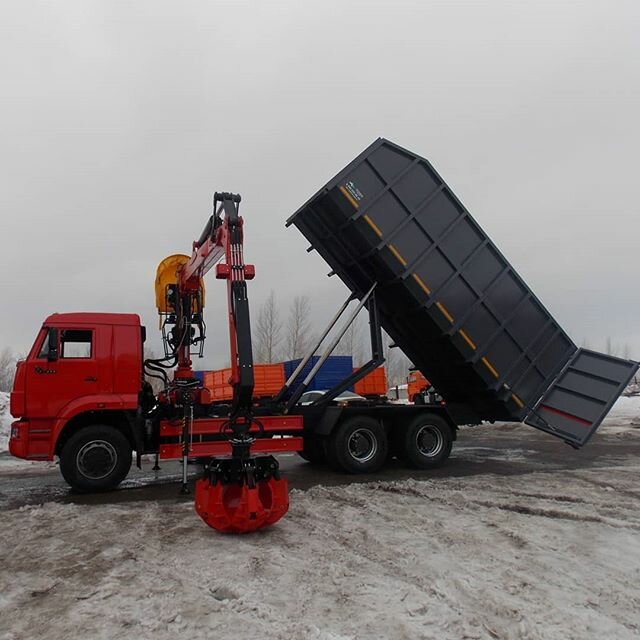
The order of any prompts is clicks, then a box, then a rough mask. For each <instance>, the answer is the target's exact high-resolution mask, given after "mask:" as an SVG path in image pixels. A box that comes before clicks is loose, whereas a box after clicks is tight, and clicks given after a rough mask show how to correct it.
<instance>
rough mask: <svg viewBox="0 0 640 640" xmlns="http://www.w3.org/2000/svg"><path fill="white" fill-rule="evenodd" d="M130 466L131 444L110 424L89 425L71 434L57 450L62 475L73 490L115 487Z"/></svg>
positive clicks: (87, 490) (85, 490)
mask: <svg viewBox="0 0 640 640" xmlns="http://www.w3.org/2000/svg"><path fill="white" fill-rule="evenodd" d="M130 468H131V444H130V443H129V440H127V438H126V436H125V435H124V434H123V433H122V432H121V431H118V429H116V428H115V427H112V426H110V425H90V426H88V427H83V428H82V429H80V430H79V431H77V432H76V433H74V434H73V435H72V436H71V437H70V438H69V440H67V442H66V443H65V445H64V447H62V451H61V452H60V472H61V473H62V477H63V478H64V479H65V480H66V481H67V482H68V484H69V485H70V486H71V487H72V488H73V489H75V490H76V491H81V492H83V493H90V492H92V491H107V490H109V489H113V488H115V487H117V486H118V485H119V484H120V483H121V482H122V481H123V480H124V479H125V478H126V477H127V474H128V473H129V469H130Z"/></svg>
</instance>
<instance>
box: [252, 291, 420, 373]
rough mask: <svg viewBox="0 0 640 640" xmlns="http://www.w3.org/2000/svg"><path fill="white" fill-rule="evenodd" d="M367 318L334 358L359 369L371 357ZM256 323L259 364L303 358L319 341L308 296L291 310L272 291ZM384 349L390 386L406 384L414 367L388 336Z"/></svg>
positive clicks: (296, 299)
mask: <svg viewBox="0 0 640 640" xmlns="http://www.w3.org/2000/svg"><path fill="white" fill-rule="evenodd" d="M283 309H284V311H282V310H283ZM363 317H367V318H368V316H367V314H366V311H363V312H362V313H361V314H360V315H359V316H358V317H357V318H356V320H355V321H354V322H353V323H352V324H351V326H350V327H349V328H348V329H347V331H346V332H345V334H344V335H343V336H342V338H341V340H340V342H339V343H338V345H337V347H336V349H335V350H334V352H333V355H345V356H347V355H348V356H352V358H353V365H354V366H355V367H357V366H360V365H361V364H363V363H364V362H365V361H367V360H369V358H370V357H371V354H370V347H369V327H368V325H367V326H366V327H365V326H363V322H362V318H363ZM252 323H253V356H254V362H255V363H256V364H263V363H264V364H269V363H274V362H281V361H283V360H295V359H297V358H302V357H303V356H304V355H305V354H306V353H307V352H308V351H309V349H311V348H312V347H313V346H314V344H315V342H317V339H318V337H319V334H318V332H317V327H315V326H314V323H313V313H312V309H311V301H310V299H309V296H306V295H297V296H295V297H294V298H293V299H292V300H291V302H290V303H289V305H288V306H283V305H281V304H280V303H279V301H278V299H277V296H276V292H275V291H274V290H273V289H272V290H271V292H270V293H269V296H268V297H267V299H266V300H265V301H264V302H263V303H262V305H260V307H259V309H258V313H257V314H256V315H255V317H254V318H252ZM339 324H340V323H339ZM383 348H384V356H385V365H384V366H385V368H386V372H387V380H388V382H389V384H390V385H395V384H402V383H404V382H406V377H407V374H408V371H409V367H410V366H411V363H410V362H409V360H408V358H407V357H406V356H405V355H404V354H403V353H402V351H400V349H396V348H393V344H392V341H391V339H390V338H389V337H388V336H387V335H386V334H384V333H383ZM321 350H322V347H320V351H321Z"/></svg>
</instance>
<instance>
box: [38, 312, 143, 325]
mask: <svg viewBox="0 0 640 640" xmlns="http://www.w3.org/2000/svg"><path fill="white" fill-rule="evenodd" d="M44 324H46V325H58V324H61V325H62V324H63V325H69V324H94V325H95V324H109V325H128V326H131V325H133V326H140V316H139V315H138V314H137V313H93V312H76V313H52V314H51V315H50V316H48V317H47V318H46V320H45V321H44Z"/></svg>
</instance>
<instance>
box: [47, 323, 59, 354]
mask: <svg viewBox="0 0 640 640" xmlns="http://www.w3.org/2000/svg"><path fill="white" fill-rule="evenodd" d="M47 339H48V341H49V350H48V352H47V360H48V361H49V362H55V361H56V360H57V359H58V330H57V329H54V328H53V327H49V336H48V338H47Z"/></svg>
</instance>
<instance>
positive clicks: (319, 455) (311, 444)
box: [298, 435, 327, 464]
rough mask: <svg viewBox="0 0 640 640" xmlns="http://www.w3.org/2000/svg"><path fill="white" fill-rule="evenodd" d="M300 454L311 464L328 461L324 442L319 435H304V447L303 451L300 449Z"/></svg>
mask: <svg viewBox="0 0 640 640" xmlns="http://www.w3.org/2000/svg"><path fill="white" fill-rule="evenodd" d="M298 455H299V456H300V457H301V458H302V459H303V460H306V461H307V462H311V464H325V463H326V462H327V454H326V453H325V450H324V442H323V441H322V440H321V439H320V438H318V436H311V435H310V436H304V448H303V449H302V451H298Z"/></svg>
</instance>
